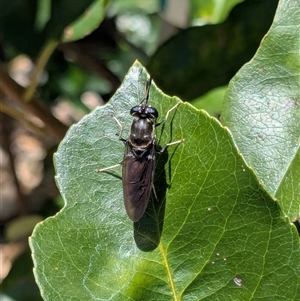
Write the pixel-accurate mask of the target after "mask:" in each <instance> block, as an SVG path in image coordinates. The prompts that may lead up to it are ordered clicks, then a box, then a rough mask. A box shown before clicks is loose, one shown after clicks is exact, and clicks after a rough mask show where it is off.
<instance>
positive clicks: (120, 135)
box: [95, 115, 127, 172]
mask: <svg viewBox="0 0 300 301" xmlns="http://www.w3.org/2000/svg"><path fill="white" fill-rule="evenodd" d="M112 118H113V119H114V120H115V121H116V122H117V124H118V125H119V127H120V133H119V140H121V141H123V142H126V141H127V140H126V139H124V138H123V137H122V132H123V126H122V124H121V122H120V121H119V120H118V118H117V117H116V116H115V115H112ZM116 135H117V134H116ZM123 161H124V160H122V161H121V162H120V163H118V164H114V165H111V166H108V167H105V168H97V169H96V170H95V171H96V172H103V171H106V170H110V169H113V168H115V167H118V166H120V165H121V164H122V163H123Z"/></svg>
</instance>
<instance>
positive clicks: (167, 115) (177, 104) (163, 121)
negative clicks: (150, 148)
mask: <svg viewBox="0 0 300 301" xmlns="http://www.w3.org/2000/svg"><path fill="white" fill-rule="evenodd" d="M179 105H180V101H178V102H177V103H176V105H175V106H174V107H172V108H171V109H169V110H168V112H167V114H166V116H165V118H164V119H163V120H162V121H160V122H158V123H156V124H155V127H157V126H159V125H161V124H163V123H165V122H166V121H167V119H168V117H169V114H170V113H171V112H172V111H173V110H175V109H176V108H177V107H178V106H179Z"/></svg>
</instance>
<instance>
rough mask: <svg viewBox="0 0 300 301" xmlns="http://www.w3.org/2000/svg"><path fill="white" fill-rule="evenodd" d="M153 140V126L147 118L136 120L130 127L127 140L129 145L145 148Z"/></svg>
mask: <svg viewBox="0 0 300 301" xmlns="http://www.w3.org/2000/svg"><path fill="white" fill-rule="evenodd" d="M153 138H154V124H153V121H152V120H151V119H149V118H137V119H135V120H134V121H133V123H132V125H131V131H130V136H129V140H130V143H131V145H133V146H138V147H141V148H147V147H149V145H151V144H152V141H153Z"/></svg>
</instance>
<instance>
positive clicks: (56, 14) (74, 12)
mask: <svg viewBox="0 0 300 301" xmlns="http://www.w3.org/2000/svg"><path fill="white" fill-rule="evenodd" d="M92 2H94V0H82V1H72V0H53V1H52V3H51V4H52V7H51V18H50V20H49V23H48V32H49V37H48V38H49V39H55V40H60V39H61V37H62V34H63V31H64V30H65V28H66V27H67V26H68V25H70V24H71V23H72V22H74V21H75V20H77V19H78V18H79V17H80V16H81V15H82V14H83V13H84V11H85V10H86V9H87V8H88V7H89V6H90V5H91V4H92Z"/></svg>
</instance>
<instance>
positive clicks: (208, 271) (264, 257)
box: [30, 62, 300, 301]
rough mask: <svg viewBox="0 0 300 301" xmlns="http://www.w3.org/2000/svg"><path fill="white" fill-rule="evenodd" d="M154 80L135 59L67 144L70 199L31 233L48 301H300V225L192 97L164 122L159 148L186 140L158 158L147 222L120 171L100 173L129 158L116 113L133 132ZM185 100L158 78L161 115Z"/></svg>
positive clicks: (153, 99) (65, 190)
mask: <svg viewBox="0 0 300 301" xmlns="http://www.w3.org/2000/svg"><path fill="white" fill-rule="evenodd" d="M146 78H147V74H146V71H145V69H144V68H143V67H142V66H141V65H140V64H139V63H137V62H136V63H135V64H134V65H133V67H132V68H131V69H130V71H129V73H128V74H127V76H126V78H125V79H124V81H123V83H122V85H121V87H120V88H119V90H118V91H117V92H116V94H115V95H114V96H113V98H112V100H111V101H110V102H109V104H107V105H106V106H105V107H101V108H98V109H96V110H95V111H93V112H92V113H91V114H89V115H88V116H86V117H85V118H83V119H82V120H81V121H80V122H79V123H78V124H76V125H74V126H72V127H71V129H70V130H69V132H68V134H67V135H66V137H65V139H64V140H63V141H62V142H61V144H60V146H59V149H58V151H57V153H56V155H55V165H56V180H57V184H58V187H59V189H60V191H61V194H62V196H63V198H64V200H65V203H66V205H65V207H64V208H63V209H62V210H61V211H60V212H59V213H58V214H57V215H56V216H55V217H52V218H49V219H47V220H45V221H44V222H42V223H40V224H39V225H38V226H37V227H36V229H35V231H34V233H33V235H32V237H31V239H30V246H31V249H32V253H33V260H34V265H35V270H34V271H35V277H36V279H37V283H38V285H39V287H40V289H41V292H42V294H43V298H44V300H122V301H123V300H200V299H205V298H207V299H209V300H228V296H230V299H232V300H253V299H258V298H261V299H263V298H264V299H268V298H272V299H276V298H277V299H278V300H296V299H297V297H299V275H300V251H299V250H300V248H299V237H298V234H297V231H296V229H295V228H294V227H291V226H290V224H289V223H288V221H287V220H286V219H285V218H284V216H283V214H282V213H281V211H280V207H279V206H278V204H277V203H276V202H274V201H273V200H272V199H271V198H270V197H269V196H268V194H267V193H266V192H265V191H264V190H263V188H262V187H261V186H260V184H259V183H258V182H257V180H256V178H255V176H254V174H253V172H252V171H251V170H249V169H248V168H247V166H246V165H245V163H244V161H243V159H242V158H241V156H240V155H239V153H238V152H237V151H236V149H235V146H234V144H233V142H232V139H231V136H230V134H229V132H228V131H227V130H226V128H224V127H222V126H221V125H220V123H219V122H218V121H217V120H216V119H214V118H212V117H210V116H208V115H207V114H206V113H205V112H204V111H198V110H196V109H195V108H193V107H192V106H191V105H189V104H185V103H181V104H180V105H179V107H178V108H177V109H176V110H174V111H172V112H171V114H170V116H169V118H168V120H167V121H166V123H165V124H164V125H162V126H159V127H157V141H158V144H159V145H164V144H165V143H167V142H170V141H175V140H178V139H181V138H184V139H185V140H184V142H183V143H181V144H178V145H176V146H170V147H169V148H168V149H167V151H166V152H165V153H163V154H162V155H161V156H160V155H157V168H156V174H155V183H154V185H155V188H156V192H157V195H158V198H159V200H160V201H159V202H157V201H155V200H153V201H151V202H150V203H149V206H148V209H147V210H146V213H145V215H144V216H143V217H142V219H141V220H140V221H139V222H137V223H134V224H133V223H132V222H131V221H130V219H129V218H128V217H127V216H126V213H125V209H124V205H123V201H122V181H121V179H120V176H121V168H116V170H111V171H108V172H106V173H105V172H103V173H96V172H95V170H96V169H97V168H103V167H107V166H110V165H113V164H116V163H118V162H120V161H121V160H122V157H123V152H124V145H123V143H122V142H120V141H119V140H118V137H117V136H116V134H118V133H119V130H120V128H119V126H118V124H117V122H116V121H115V120H114V119H113V118H112V114H114V115H115V116H116V118H117V119H118V120H119V121H120V123H121V124H122V126H123V135H124V136H125V135H128V131H129V127H130V124H131V122H132V118H131V116H130V114H129V110H130V108H131V107H133V106H134V105H138V104H139V103H140V101H141V100H142V98H143V96H144V87H145V82H146ZM177 102H178V99H176V98H171V97H169V96H167V95H165V94H163V93H162V92H161V91H160V90H159V89H158V88H157V87H156V86H155V85H154V84H152V86H151V89H150V104H151V105H153V106H154V107H155V108H157V110H158V111H159V113H160V118H159V120H162V119H163V117H164V116H165V115H166V112H167V110H168V109H170V108H171V107H172V106H174V105H175V104H176V103H177ZM236 279H241V281H242V285H239V284H238V282H237V280H236ZM287 287H288V289H287Z"/></svg>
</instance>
